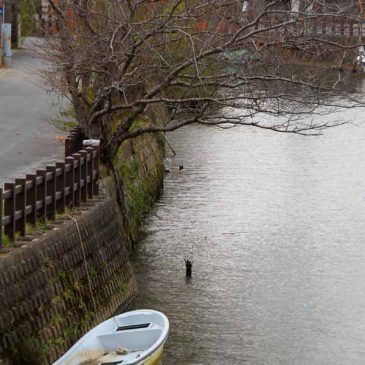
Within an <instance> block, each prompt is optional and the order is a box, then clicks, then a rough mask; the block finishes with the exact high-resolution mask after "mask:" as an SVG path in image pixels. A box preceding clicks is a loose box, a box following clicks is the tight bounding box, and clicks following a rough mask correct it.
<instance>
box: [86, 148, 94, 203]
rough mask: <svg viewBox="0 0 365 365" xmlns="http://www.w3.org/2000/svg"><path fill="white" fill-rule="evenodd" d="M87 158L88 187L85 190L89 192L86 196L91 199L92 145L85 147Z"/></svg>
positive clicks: (92, 176) (92, 194)
mask: <svg viewBox="0 0 365 365" xmlns="http://www.w3.org/2000/svg"><path fill="white" fill-rule="evenodd" d="M86 152H87V154H88V155H87V158H88V159H89V163H88V164H87V179H88V188H87V192H88V194H89V196H88V198H89V199H92V198H93V197H94V149H93V148H92V147H86Z"/></svg>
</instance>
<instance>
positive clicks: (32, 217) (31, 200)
mask: <svg viewBox="0 0 365 365" xmlns="http://www.w3.org/2000/svg"><path fill="white" fill-rule="evenodd" d="M26 179H27V181H31V182H32V187H31V188H30V189H28V191H27V196H26V199H27V202H26V205H27V206H28V205H30V206H31V207H32V211H31V213H29V215H28V216H27V217H26V218H25V219H26V221H27V222H28V223H30V224H31V225H32V226H33V227H35V226H36V224H37V175H34V174H28V175H27V176H26Z"/></svg>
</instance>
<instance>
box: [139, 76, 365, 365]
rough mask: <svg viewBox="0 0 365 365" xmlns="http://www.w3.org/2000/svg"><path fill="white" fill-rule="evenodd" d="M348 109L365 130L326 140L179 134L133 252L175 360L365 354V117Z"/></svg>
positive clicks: (147, 300) (340, 360)
mask: <svg viewBox="0 0 365 365" xmlns="http://www.w3.org/2000/svg"><path fill="white" fill-rule="evenodd" d="M358 80H361V79H358ZM342 116H343V117H344V118H347V119H349V120H353V121H356V123H357V124H358V125H357V126H356V125H346V126H343V127H339V128H337V129H333V130H329V131H327V132H326V134H325V135H324V136H321V137H300V136H294V135H284V134H275V133H270V132H265V131H261V130H255V129H251V128H241V129H238V128H234V129H231V130H226V131H217V130H214V129H205V128H199V127H193V128H186V129H183V130H179V131H177V132H174V133H173V134H170V136H169V140H170V142H171V143H172V144H173V146H174V148H175V150H176V151H177V154H178V155H177V157H176V158H175V160H174V162H173V164H174V166H175V168H172V171H171V172H170V173H169V174H167V175H166V180H165V190H164V194H163V196H162V198H161V200H160V202H159V203H158V204H157V205H156V208H155V210H154V212H153V213H152V214H151V215H150V216H149V217H148V218H147V220H146V226H145V229H146V231H147V233H148V235H147V237H146V238H145V239H144V240H143V241H142V242H141V243H140V244H139V245H138V246H137V251H136V254H135V256H134V268H135V272H136V275H137V280H138V282H139V288H140V298H139V301H138V302H137V306H138V307H148V308H154V309H158V310H161V311H163V312H165V313H166V314H167V316H168V317H169V319H170V322H171V333H170V336H169V339H168V342H167V344H166V356H165V360H164V364H165V365H173V364H174V365H175V364H176V365H180V364H181V365H182V364H230V365H236V364H237V365H238V364H244V363H247V364H254V365H259V364H269V365H276V364H277V365H279V364H280V365H282V364H288V365H289V364H290V365H292V364H298V365H307V364H308V365H323V364H331V365H333V364H341V365H342V364H355V365H356V364H363V363H364V361H365V347H364V343H365V264H364V263H365V159H364V156H365V123H363V122H364V119H365V112H364V111H361V110H360V111H359V110H347V111H345V112H343V114H342ZM332 117H333V116H329V118H332ZM181 162H183V164H184V169H183V170H181V171H179V168H178V165H179V164H180V163H181ZM184 258H191V259H192V260H193V261H194V265H193V277H192V278H191V280H186V279H185V276H184V275H185V266H184Z"/></svg>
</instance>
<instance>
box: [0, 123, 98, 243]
mask: <svg viewBox="0 0 365 365" xmlns="http://www.w3.org/2000/svg"><path fill="white" fill-rule="evenodd" d="M80 138H81V132H80V130H79V129H75V130H73V131H72V132H71V134H70V135H69V137H67V139H66V141H65V156H66V157H65V160H64V161H63V162H57V163H56V164H55V165H52V166H47V167H46V169H41V170H37V171H36V173H35V174H29V175H26V177H25V178H22V179H15V181H14V182H12V183H6V184H4V187H3V188H0V249H1V248H3V238H4V234H5V235H6V236H7V238H8V239H9V240H10V241H12V242H14V241H15V239H16V237H17V236H18V235H19V236H25V235H26V233H27V232H26V230H27V225H31V226H33V227H34V226H36V225H37V223H38V222H47V221H52V220H55V218H56V214H57V213H60V214H62V213H65V210H66V208H71V209H72V208H73V207H77V206H79V205H80V203H81V202H86V201H87V200H88V199H92V198H93V197H94V196H95V195H98V193H99V171H100V150H99V147H87V148H85V149H80V150H78V148H79V147H80V146H81V139H80ZM75 151H77V152H76V153H75Z"/></svg>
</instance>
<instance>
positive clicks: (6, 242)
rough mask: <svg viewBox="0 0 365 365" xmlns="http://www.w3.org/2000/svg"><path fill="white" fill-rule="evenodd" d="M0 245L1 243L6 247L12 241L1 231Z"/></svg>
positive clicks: (9, 245)
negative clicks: (0, 239) (0, 240)
mask: <svg viewBox="0 0 365 365" xmlns="http://www.w3.org/2000/svg"><path fill="white" fill-rule="evenodd" d="M2 245H3V247H7V248H8V247H11V245H12V242H11V240H10V238H9V236H8V235H6V234H5V233H3V240H2Z"/></svg>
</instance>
